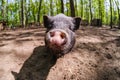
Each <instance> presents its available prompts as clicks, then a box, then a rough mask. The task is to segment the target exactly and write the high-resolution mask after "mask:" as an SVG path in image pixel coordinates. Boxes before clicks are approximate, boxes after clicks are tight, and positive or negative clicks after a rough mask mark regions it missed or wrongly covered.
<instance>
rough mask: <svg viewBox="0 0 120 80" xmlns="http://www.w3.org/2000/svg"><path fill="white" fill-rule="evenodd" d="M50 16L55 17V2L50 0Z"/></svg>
mask: <svg viewBox="0 0 120 80" xmlns="http://www.w3.org/2000/svg"><path fill="white" fill-rule="evenodd" d="M50 14H51V16H53V15H54V14H53V0H50Z"/></svg>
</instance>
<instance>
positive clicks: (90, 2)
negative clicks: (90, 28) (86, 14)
mask: <svg viewBox="0 0 120 80" xmlns="http://www.w3.org/2000/svg"><path fill="white" fill-rule="evenodd" d="M91 4H92V1H91V0H89V7H90V17H91V18H90V22H91V21H92V5H91Z"/></svg>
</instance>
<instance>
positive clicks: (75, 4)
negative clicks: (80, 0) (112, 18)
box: [75, 0, 78, 16]
mask: <svg viewBox="0 0 120 80" xmlns="http://www.w3.org/2000/svg"><path fill="white" fill-rule="evenodd" d="M75 11H76V16H78V10H77V0H75Z"/></svg>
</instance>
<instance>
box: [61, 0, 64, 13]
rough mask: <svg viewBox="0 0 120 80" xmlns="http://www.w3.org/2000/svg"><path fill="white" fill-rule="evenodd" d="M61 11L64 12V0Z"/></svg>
mask: <svg viewBox="0 0 120 80" xmlns="http://www.w3.org/2000/svg"><path fill="white" fill-rule="evenodd" d="M61 13H64V2H63V0H61Z"/></svg>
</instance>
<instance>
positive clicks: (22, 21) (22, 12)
mask: <svg viewBox="0 0 120 80" xmlns="http://www.w3.org/2000/svg"><path fill="white" fill-rule="evenodd" d="M21 25H22V27H24V9H23V0H21Z"/></svg>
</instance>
